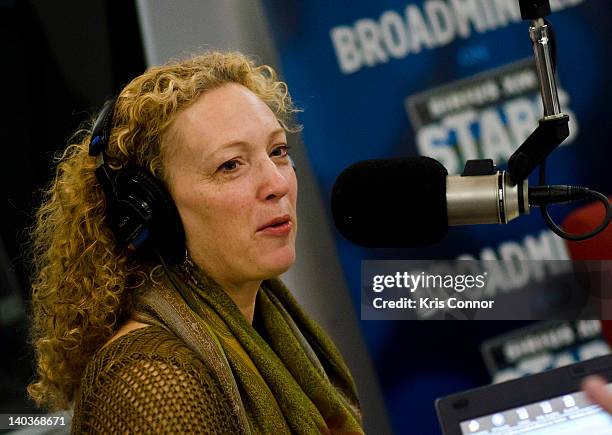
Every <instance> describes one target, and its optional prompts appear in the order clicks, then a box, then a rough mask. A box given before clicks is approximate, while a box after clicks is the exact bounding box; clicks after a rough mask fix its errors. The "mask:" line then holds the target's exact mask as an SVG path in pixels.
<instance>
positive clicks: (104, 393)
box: [72, 326, 238, 434]
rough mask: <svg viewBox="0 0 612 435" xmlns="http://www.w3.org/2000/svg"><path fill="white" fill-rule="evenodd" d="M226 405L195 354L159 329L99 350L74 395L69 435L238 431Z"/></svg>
mask: <svg viewBox="0 0 612 435" xmlns="http://www.w3.org/2000/svg"><path fill="white" fill-rule="evenodd" d="M237 432H238V428H237V426H236V423H235V421H234V419H233V418H232V413H231V408H230V404H229V403H228V401H227V399H226V398H225V396H224V395H223V393H222V391H221V390H220V387H219V385H218V383H217V381H216V380H215V379H214V378H213V376H212V374H211V373H210V371H209V370H208V369H207V368H206V367H205V365H204V364H203V363H202V361H201V360H200V359H199V358H198V357H197V356H196V354H195V353H194V352H193V351H191V350H190V349H189V348H187V347H186V346H185V344H184V343H183V342H182V341H181V340H180V339H178V338H177V337H176V336H175V335H173V334H172V333H171V332H168V331H166V330H165V329H163V328H161V327H159V326H148V327H144V328H140V329H136V330H133V331H131V332H129V333H128V334H126V335H123V336H121V337H119V338H117V339H116V340H114V341H112V342H110V343H109V344H108V345H107V346H105V347H102V348H100V349H98V350H97V351H96V352H95V354H94V355H93V357H92V358H91V360H90V361H89V363H88V364H87V367H86V369H85V372H84V374H83V378H82V380H81V386H80V388H79V391H78V392H77V398H76V404H75V410H74V417H73V420H72V433H79V434H80V433H96V434H97V433H100V434H113V433H207V434H230V433H237Z"/></svg>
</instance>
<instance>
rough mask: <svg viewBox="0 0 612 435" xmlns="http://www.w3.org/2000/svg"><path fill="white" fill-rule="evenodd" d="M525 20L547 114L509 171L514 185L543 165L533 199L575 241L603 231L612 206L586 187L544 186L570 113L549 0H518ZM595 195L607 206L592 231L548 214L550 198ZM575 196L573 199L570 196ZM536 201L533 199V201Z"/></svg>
mask: <svg viewBox="0 0 612 435" xmlns="http://www.w3.org/2000/svg"><path fill="white" fill-rule="evenodd" d="M518 2H519V7H520V9H521V17H522V18H523V20H531V26H530V27H529V37H530V39H531V43H532V46H533V52H534V56H535V64H536V70H537V73H538V79H539V81H540V94H541V96H542V106H543V108H544V116H543V117H542V119H540V120H539V122H538V127H537V128H536V129H535V130H534V131H533V133H531V135H530V136H529V137H528V138H527V139H526V140H525V142H523V143H522V144H521V146H520V147H519V148H518V149H517V150H516V151H515V152H514V153H513V154H512V155H511V156H510V159H509V160H508V173H509V175H510V183H511V185H513V186H515V185H518V184H520V183H523V182H524V181H525V180H526V179H527V177H529V174H530V173H531V172H532V171H533V170H534V169H535V168H536V167H537V166H539V167H540V175H539V183H540V184H541V186H535V187H534V188H530V189H529V190H530V194H529V196H530V203H531V204H532V205H538V206H540V211H541V213H542V217H543V219H544V221H545V222H546V224H547V225H548V227H549V228H550V229H551V231H553V232H554V233H555V234H557V235H558V236H560V237H562V238H564V239H566V240H572V241H580V240H585V239H588V238H590V237H593V236H595V235H597V234H598V233H600V232H601V231H603V230H604V229H605V228H606V227H607V226H608V224H609V223H610V221H611V220H612V207H610V201H609V200H608V198H606V196H605V195H603V194H601V193H599V192H596V191H593V190H589V189H586V188H580V187H574V186H545V184H546V158H547V157H548V155H549V154H550V153H552V152H553V151H554V150H555V149H556V148H557V147H558V146H559V145H560V144H561V143H562V142H563V141H564V140H565V139H567V137H568V136H569V116H568V115H567V114H565V113H563V112H562V111H561V107H560V104H559V95H558V93H557V85H556V81H555V70H556V60H557V59H556V52H557V47H556V39H555V34H554V31H553V28H552V26H551V25H550V23H549V22H548V21H546V19H545V17H546V16H547V15H550V13H551V9H550V3H549V0H518ZM583 197H590V198H595V199H597V200H599V201H601V202H602V204H603V205H604V207H605V208H606V215H605V217H604V220H603V221H602V223H601V224H600V225H599V226H597V228H595V229H593V230H592V231H589V232H586V233H584V234H578V235H577V234H569V233H567V232H566V231H564V230H563V229H562V228H560V227H559V226H558V225H557V224H556V223H555V222H553V220H552V218H551V217H550V215H549V214H548V210H547V208H546V202H547V201H554V200H559V199H560V200H563V199H565V198H567V199H568V200H574V199H580V198H583ZM570 198H572V199H570ZM532 201H533V203H532Z"/></svg>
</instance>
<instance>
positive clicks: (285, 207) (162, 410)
mask: <svg viewBox="0 0 612 435" xmlns="http://www.w3.org/2000/svg"><path fill="white" fill-rule="evenodd" d="M295 111H296V109H295V108H294V106H293V104H292V102H291V99H290V97H289V94H288V92H287V89H286V86H285V84H284V83H282V82H280V81H277V80H276V77H275V73H274V71H273V70H272V69H271V68H269V67H267V66H259V67H257V66H255V65H254V63H253V62H252V61H250V60H249V59H247V58H246V57H244V56H243V55H241V54H237V53H219V52H210V53H207V54H204V55H201V56H196V57H194V58H191V59H188V60H185V61H181V62H173V63H169V64H167V65H164V66H161V67H157V68H151V69H149V70H148V71H146V72H145V73H144V74H143V75H142V76H140V77H137V78H136V79H134V80H133V81H132V82H131V83H130V84H128V85H127V86H126V87H125V89H123V91H122V92H121V93H120V95H119V96H118V97H117V99H116V101H114V102H112V103H110V104H107V105H105V108H104V110H103V111H102V113H101V114H100V116H99V117H98V120H97V121H96V123H95V125H94V127H93V131H84V132H81V140H80V142H79V143H77V144H76V145H71V146H69V147H68V149H67V150H66V151H65V152H64V154H63V155H62V156H61V158H60V159H59V164H58V167H57V175H56V177H55V179H54V180H53V182H52V183H51V185H50V187H49V189H48V190H47V191H46V194H45V196H44V200H43V204H42V206H41V207H40V209H39V210H38V213H37V224H36V226H35V228H34V230H33V233H32V234H33V235H32V237H33V248H34V249H33V252H34V257H33V259H34V266H35V271H34V281H33V307H34V313H33V314H34V317H33V318H34V322H33V342H34V345H35V349H36V355H37V370H38V378H37V379H36V381H35V382H33V383H32V384H31V385H30V386H29V393H30V395H31V396H32V398H33V399H35V400H36V401H37V402H38V403H39V404H40V405H47V406H49V407H51V408H67V407H69V406H70V405H71V404H72V402H73V401H74V417H73V427H72V430H73V432H75V433H80V432H88V433H89V432H95V433H110V432H118V431H121V432H126V431H127V432H172V433H178V432H204V433H277V434H278V433H289V432H295V433H362V432H363V430H362V427H361V422H360V411H359V404H358V400H357V396H356V392H355V386H354V382H353V380H352V377H351V375H350V373H349V371H348V369H347V367H346V365H345V363H344V361H343V360H342V358H341V356H340V355H339V353H338V352H337V350H336V348H335V347H334V345H333V343H332V342H331V341H330V340H329V338H328V337H327V336H326V335H325V333H324V332H323V331H322V330H321V329H320V328H319V327H318V326H317V325H316V324H315V323H314V322H313V321H312V320H310V319H309V318H308V317H307V316H306V315H305V314H304V313H303V312H302V311H301V309H300V308H299V306H298V305H297V303H296V302H295V300H294V299H293V297H292V296H291V294H290V292H289V291H288V290H287V289H286V288H285V287H284V285H283V284H282V282H280V281H279V280H278V279H277V278H276V277H277V276H278V275H279V274H282V273H283V272H285V271H286V270H288V269H289V267H290V266H291V265H292V263H293V262H294V259H295V235H296V230H297V216H296V197H297V181H296V176H295V172H294V169H293V167H292V161H291V159H290V157H289V155H288V153H287V151H288V145H287V136H286V135H287V133H290V132H295V131H297V130H298V127H297V126H296V125H294V124H293V122H292V114H293V113H294V112H295Z"/></svg>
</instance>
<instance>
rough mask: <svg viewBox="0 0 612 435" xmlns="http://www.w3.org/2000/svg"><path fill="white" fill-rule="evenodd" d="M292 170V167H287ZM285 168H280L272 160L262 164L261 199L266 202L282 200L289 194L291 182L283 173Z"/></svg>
mask: <svg viewBox="0 0 612 435" xmlns="http://www.w3.org/2000/svg"><path fill="white" fill-rule="evenodd" d="M285 166H287V167H288V168H290V165H285ZM285 166H278V165H277V164H276V163H275V162H274V161H272V160H271V159H269V158H268V159H265V160H262V162H261V164H260V171H259V173H260V177H261V179H260V195H259V196H260V197H261V198H262V199H265V200H270V199H275V198H276V199H278V198H282V197H283V196H285V195H286V194H287V193H288V192H289V180H288V179H287V174H285V173H284V172H283V169H285Z"/></svg>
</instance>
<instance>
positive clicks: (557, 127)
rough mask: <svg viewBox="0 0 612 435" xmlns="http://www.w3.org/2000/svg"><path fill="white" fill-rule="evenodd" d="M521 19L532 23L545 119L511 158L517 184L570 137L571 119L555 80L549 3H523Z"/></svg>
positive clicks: (524, 0) (536, 0) (510, 167)
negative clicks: (547, 16)
mask: <svg viewBox="0 0 612 435" xmlns="http://www.w3.org/2000/svg"><path fill="white" fill-rule="evenodd" d="M519 6H520V8H521V17H522V18H523V19H524V20H531V26H530V27H529V37H530V39H531V43H532V46H533V52H534V56H535V62H536V69H537V72H538V78H539V81H540V93H541V96H542V105H543V107H544V117H543V118H542V119H540V121H539V124H538V127H537V128H536V129H535V131H534V132H533V133H532V134H531V135H530V136H529V137H528V138H527V139H526V140H525V142H523V144H522V145H521V146H520V147H519V148H518V149H517V150H516V151H515V152H514V154H512V156H510V159H509V160H508V172H509V173H510V178H511V181H512V183H513V184H518V183H520V182H521V181H523V180H525V179H526V178H527V177H528V176H529V174H530V173H531V172H532V171H533V170H534V169H535V168H536V167H537V166H539V165H541V164H542V163H543V162H544V161H545V159H546V157H548V155H549V154H550V153H551V152H553V151H554V150H555V149H556V148H557V147H558V146H559V145H560V144H561V143H562V142H563V141H564V140H565V139H567V137H568V136H569V116H568V115H566V114H564V113H562V112H561V106H560V104H559V95H558V93H557V84H556V81H555V69H556V65H555V63H556V55H555V53H556V47H555V45H556V44H555V38H554V33H553V30H552V26H551V25H550V23H548V22H547V21H546V20H545V19H544V17H545V16H546V15H548V14H550V4H549V2H548V0H519Z"/></svg>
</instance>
